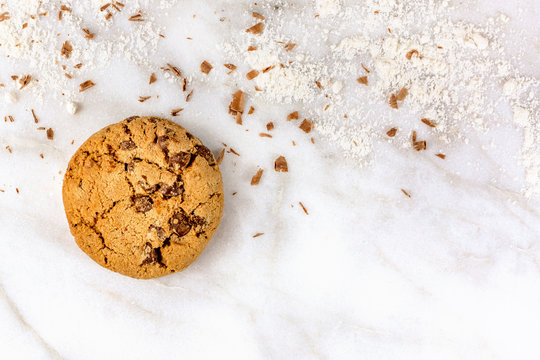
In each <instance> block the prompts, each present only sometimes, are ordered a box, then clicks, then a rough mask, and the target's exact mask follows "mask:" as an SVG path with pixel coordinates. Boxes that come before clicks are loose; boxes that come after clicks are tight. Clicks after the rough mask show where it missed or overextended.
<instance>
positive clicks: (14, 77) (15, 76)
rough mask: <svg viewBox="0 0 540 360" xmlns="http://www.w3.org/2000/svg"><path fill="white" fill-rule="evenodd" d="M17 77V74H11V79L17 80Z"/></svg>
mask: <svg viewBox="0 0 540 360" xmlns="http://www.w3.org/2000/svg"><path fill="white" fill-rule="evenodd" d="M18 78H19V76H18V75H11V80H17V79H18Z"/></svg>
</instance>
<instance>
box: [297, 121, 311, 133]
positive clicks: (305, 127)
mask: <svg viewBox="0 0 540 360" xmlns="http://www.w3.org/2000/svg"><path fill="white" fill-rule="evenodd" d="M299 128H300V129H302V131H304V132H305V133H306V134H309V133H310V132H311V129H312V128H313V122H312V121H309V120H308V119H304V121H302V123H301V124H300V126H299Z"/></svg>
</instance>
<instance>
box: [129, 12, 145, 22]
mask: <svg viewBox="0 0 540 360" xmlns="http://www.w3.org/2000/svg"><path fill="white" fill-rule="evenodd" d="M128 20H129V21H144V19H143V17H142V14H140V13H139V14H135V15H131V16H130V18H129V19H128Z"/></svg>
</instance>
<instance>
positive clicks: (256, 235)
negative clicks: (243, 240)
mask: <svg viewBox="0 0 540 360" xmlns="http://www.w3.org/2000/svg"><path fill="white" fill-rule="evenodd" d="M261 235H264V233H256V234H255V235H253V237H254V238H256V237H259V236H261Z"/></svg>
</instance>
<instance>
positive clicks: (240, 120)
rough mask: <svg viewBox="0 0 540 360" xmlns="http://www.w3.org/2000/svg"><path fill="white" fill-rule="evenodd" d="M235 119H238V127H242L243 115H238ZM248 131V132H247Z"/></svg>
mask: <svg viewBox="0 0 540 360" xmlns="http://www.w3.org/2000/svg"><path fill="white" fill-rule="evenodd" d="M234 118H235V119H236V123H237V124H238V125H242V114H240V113H236V115H234ZM246 131H247V130H246Z"/></svg>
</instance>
